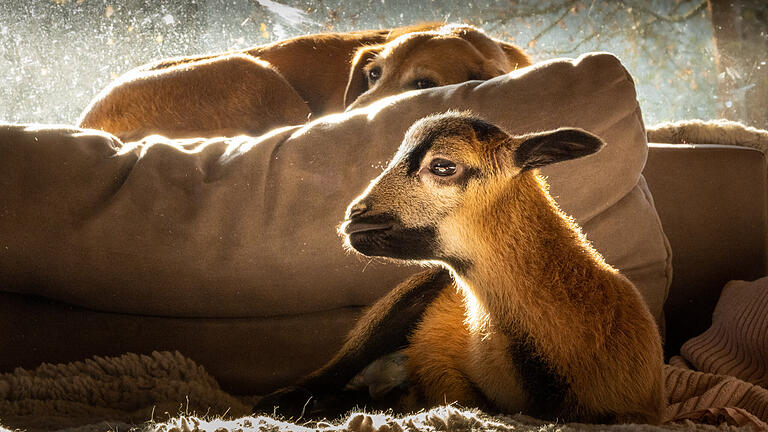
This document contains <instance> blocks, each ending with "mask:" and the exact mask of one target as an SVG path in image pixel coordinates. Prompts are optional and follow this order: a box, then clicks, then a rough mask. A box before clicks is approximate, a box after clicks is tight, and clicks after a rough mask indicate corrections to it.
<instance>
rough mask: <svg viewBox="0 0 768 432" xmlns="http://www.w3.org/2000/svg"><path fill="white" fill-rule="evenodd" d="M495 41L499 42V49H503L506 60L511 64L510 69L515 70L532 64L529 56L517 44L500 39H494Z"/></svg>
mask: <svg viewBox="0 0 768 432" xmlns="http://www.w3.org/2000/svg"><path fill="white" fill-rule="evenodd" d="M494 40H495V39H494ZM496 43H497V44H499V47H501V50H502V51H504V54H505V55H506V56H507V61H508V62H509V65H510V66H512V70H517V69H520V68H524V67H526V66H530V65H532V64H533V62H532V61H531V57H530V56H529V55H528V54H526V53H525V51H523V50H522V49H521V48H520V47H519V46H517V45H514V44H511V43H509V42H502V41H500V40H496Z"/></svg>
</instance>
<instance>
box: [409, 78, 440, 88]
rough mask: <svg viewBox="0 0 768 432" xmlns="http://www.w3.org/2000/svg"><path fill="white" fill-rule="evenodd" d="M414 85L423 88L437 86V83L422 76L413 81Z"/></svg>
mask: <svg viewBox="0 0 768 432" xmlns="http://www.w3.org/2000/svg"><path fill="white" fill-rule="evenodd" d="M413 86H414V87H416V88H417V89H419V90H421V89H427V88H432V87H437V83H436V82H434V81H432V80H431V79H429V78H421V79H417V80H416V81H414V82H413Z"/></svg>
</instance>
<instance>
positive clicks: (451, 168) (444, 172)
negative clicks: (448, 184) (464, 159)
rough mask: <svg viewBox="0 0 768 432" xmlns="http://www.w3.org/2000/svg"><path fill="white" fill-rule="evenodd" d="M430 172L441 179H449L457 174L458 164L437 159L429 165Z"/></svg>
mask: <svg viewBox="0 0 768 432" xmlns="http://www.w3.org/2000/svg"><path fill="white" fill-rule="evenodd" d="M429 171H430V172H431V173H432V174H434V175H436V176H440V177H449V176H452V175H454V174H456V171H457V168H456V164H455V163H453V162H451V161H449V160H448V159H435V160H433V161H432V162H430V163H429Z"/></svg>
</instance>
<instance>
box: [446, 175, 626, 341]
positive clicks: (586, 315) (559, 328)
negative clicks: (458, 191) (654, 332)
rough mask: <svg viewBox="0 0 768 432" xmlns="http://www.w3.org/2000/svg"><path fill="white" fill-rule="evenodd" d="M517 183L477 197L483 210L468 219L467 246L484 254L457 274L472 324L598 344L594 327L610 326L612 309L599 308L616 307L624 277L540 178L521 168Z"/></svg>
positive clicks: (475, 253)
mask: <svg viewBox="0 0 768 432" xmlns="http://www.w3.org/2000/svg"><path fill="white" fill-rule="evenodd" d="M515 181H517V182H518V184H517V185H516V187H506V188H503V189H501V190H498V191H496V192H495V193H496V194H497V195H496V196H491V197H487V196H486V197H484V198H481V199H479V200H478V202H483V203H485V205H484V207H485V208H478V209H476V211H479V212H480V213H479V214H478V215H476V216H477V217H473V218H472V219H471V220H474V221H477V224H476V226H475V229H471V230H466V231H465V235H466V236H467V238H466V239H464V244H465V245H467V246H468V247H470V248H471V249H472V251H471V252H472V255H473V256H475V257H478V258H479V259H477V260H475V261H473V262H472V265H471V266H468V267H467V268H466V269H461V270H459V271H456V270H455V271H454V276H455V278H456V280H457V282H458V284H459V286H461V287H462V289H463V291H464V295H465V299H466V303H467V314H468V321H469V324H470V327H471V328H474V329H475V330H477V331H480V332H487V331H491V332H493V331H503V332H513V333H517V334H525V335H529V336H531V337H533V338H534V339H537V340H539V341H541V340H542V339H550V340H551V339H552V338H555V337H556V338H558V339H561V340H562V341H567V340H570V342H571V343H572V344H578V343H579V342H585V343H589V344H593V343H600V341H596V340H594V339H595V338H594V336H595V335H594V333H593V331H592V329H594V328H595V326H601V325H603V326H605V325H609V324H608V323H607V322H601V319H604V318H605V317H606V316H608V315H610V314H605V313H601V310H602V311H604V310H605V308H609V307H611V304H612V303H613V301H612V300H610V297H613V292H612V289H611V287H612V286H613V285H615V282H614V280H615V278H616V277H620V276H618V275H616V273H617V271H616V270H615V269H613V268H611V267H610V266H608V265H607V264H606V263H605V262H604V261H603V259H602V257H601V256H600V255H599V254H597V252H595V251H594V249H592V247H591V246H590V245H589V244H588V243H587V242H586V240H585V239H584V237H583V236H582V235H581V233H580V232H579V230H578V227H577V226H576V225H575V224H573V223H572V222H571V221H570V220H568V219H567V217H566V216H565V215H564V214H563V213H562V212H560V210H559V209H558V207H557V205H556V204H555V203H554V201H553V200H552V199H551V197H550V196H549V194H548V193H547V192H545V190H544V189H543V187H544V184H543V183H542V182H543V180H541V179H539V178H538V177H537V176H536V175H535V174H534V173H523V174H521V178H519V179H517V180H515ZM491 193H493V192H491ZM555 343H557V344H560V342H555ZM565 345H568V344H567V343H566V344H565ZM581 346H582V347H584V345H581Z"/></svg>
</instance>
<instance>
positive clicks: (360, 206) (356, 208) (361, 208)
mask: <svg viewBox="0 0 768 432" xmlns="http://www.w3.org/2000/svg"><path fill="white" fill-rule="evenodd" d="M367 210H368V206H366V205H365V204H364V203H362V202H359V203H357V204H355V205H353V206H352V207H350V209H349V217H350V218H353V217H356V216H360V215H361V214H363V213H365V212H366V211H367Z"/></svg>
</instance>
